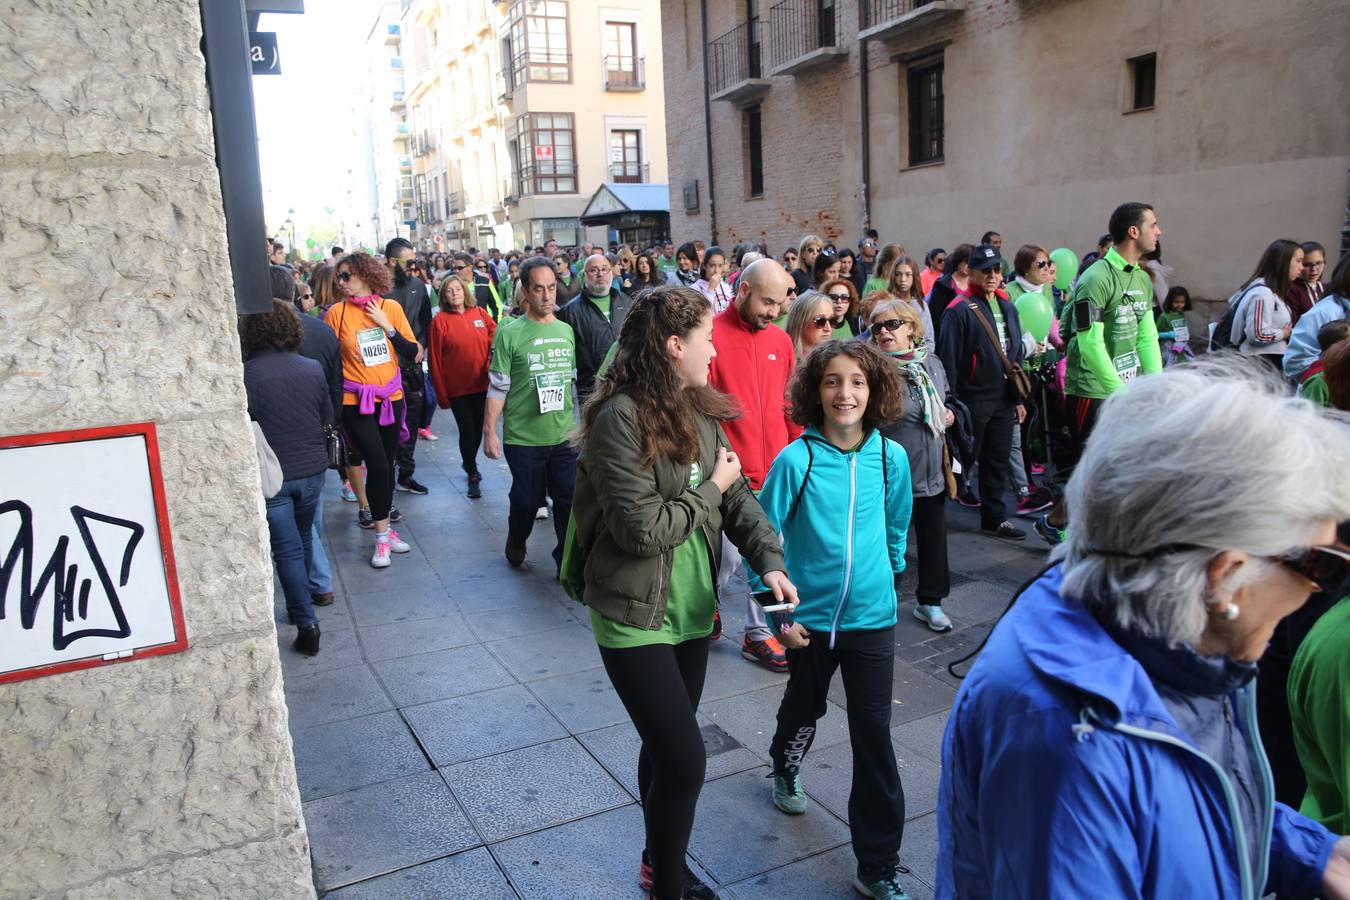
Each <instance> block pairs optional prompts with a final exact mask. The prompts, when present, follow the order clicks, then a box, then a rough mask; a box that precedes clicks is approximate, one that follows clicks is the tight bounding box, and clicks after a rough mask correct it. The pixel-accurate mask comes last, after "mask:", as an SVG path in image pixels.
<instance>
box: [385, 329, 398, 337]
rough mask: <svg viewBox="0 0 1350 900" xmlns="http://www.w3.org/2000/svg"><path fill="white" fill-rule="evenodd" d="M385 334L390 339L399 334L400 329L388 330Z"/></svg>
mask: <svg viewBox="0 0 1350 900" xmlns="http://www.w3.org/2000/svg"><path fill="white" fill-rule="evenodd" d="M384 333H385V334H387V335H389V336H390V337H393V336H394V335H396V334H398V329H396V328H386V329H385V332H384Z"/></svg>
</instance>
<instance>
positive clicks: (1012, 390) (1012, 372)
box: [966, 297, 1031, 405]
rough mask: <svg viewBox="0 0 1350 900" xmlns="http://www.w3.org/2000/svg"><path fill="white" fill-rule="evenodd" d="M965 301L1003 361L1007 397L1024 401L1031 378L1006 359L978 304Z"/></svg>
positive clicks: (1027, 395) (1019, 401)
mask: <svg viewBox="0 0 1350 900" xmlns="http://www.w3.org/2000/svg"><path fill="white" fill-rule="evenodd" d="M966 302H968V303H970V311H971V312H973V313H975V318H977V319H979V320H980V324H981V325H983V326H984V333H985V334H987V335H989V340H990V342H992V343H993V345H994V349H995V350H997V351H998V358H999V360H1000V361H1001V362H1002V363H1003V375H1004V377H1005V378H1006V379H1007V380H1008V399H1009V400H1011V401H1012V402H1013V403H1014V404H1019V405H1020V404H1022V403H1026V402H1027V398H1028V397H1030V396H1031V379H1030V378H1028V377H1027V373H1026V372H1023V371H1022V369H1021V367H1019V366H1015V365H1013V363H1012V360H1010V359H1008V354H1006V353H1004V352H1003V345H1002V344H1001V343H999V340H998V334H996V333H995V332H994V326H993V325H991V324H990V323H989V320H988V319H986V318H985V317H984V311H983V310H981V309H980V307H979V305H978V304H977V303H975V302H974V301H966ZM992 302H994V303H997V302H998V298H997V297H995V298H994V300H993V301H992Z"/></svg>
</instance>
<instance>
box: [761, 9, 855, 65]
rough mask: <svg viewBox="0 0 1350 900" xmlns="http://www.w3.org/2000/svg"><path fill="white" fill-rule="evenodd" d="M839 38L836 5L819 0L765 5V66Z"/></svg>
mask: <svg viewBox="0 0 1350 900" xmlns="http://www.w3.org/2000/svg"><path fill="white" fill-rule="evenodd" d="M838 41H839V6H838V5H837V3H834V2H824V3H823V2H821V0H783V2H782V3H778V4H775V5H774V6H771V7H769V68H770V69H777V68H778V67H780V66H785V65H787V64H788V63H790V62H792V61H793V60H794V59H800V58H801V57H803V56H805V55H806V54H808V53H813V52H815V51H816V50H820V49H821V48H823V47H834V46H837V45H838Z"/></svg>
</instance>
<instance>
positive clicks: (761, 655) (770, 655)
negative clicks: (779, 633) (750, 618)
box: [741, 635, 788, 673]
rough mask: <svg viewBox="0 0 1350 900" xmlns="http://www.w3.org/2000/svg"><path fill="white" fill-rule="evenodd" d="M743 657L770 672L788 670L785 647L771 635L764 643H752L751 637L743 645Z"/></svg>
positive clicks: (747, 636)
mask: <svg viewBox="0 0 1350 900" xmlns="http://www.w3.org/2000/svg"><path fill="white" fill-rule="evenodd" d="M741 656H743V657H745V658H746V659H748V660H750V661H751V662H757V663H759V664H760V665H761V666H763V667H764V668H766V669H768V670H769V671H770V672H783V673H786V672H787V670H788V664H787V654H786V653H785V652H783V645H782V644H780V643H778V638H776V637H774V636H773V635H769V636H768V637H766V638H765V639H764V640H762V641H752V640H751V639H750V636H749V635H746V636H745V640H744V641H743V642H742V643H741Z"/></svg>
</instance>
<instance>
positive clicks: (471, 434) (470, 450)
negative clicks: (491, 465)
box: [450, 391, 487, 475]
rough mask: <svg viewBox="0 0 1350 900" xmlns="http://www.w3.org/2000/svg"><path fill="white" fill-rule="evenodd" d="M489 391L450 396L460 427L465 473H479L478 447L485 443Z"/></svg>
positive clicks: (452, 409) (452, 411)
mask: <svg viewBox="0 0 1350 900" xmlns="http://www.w3.org/2000/svg"><path fill="white" fill-rule="evenodd" d="M486 404H487V392H485V391H484V392H480V393H477V394H465V395H464V396H462V397H452V398H450V413H451V415H453V416H454V417H455V427H456V428H458V429H459V459H460V465H461V466H463V467H464V474H466V475H477V474H478V447H479V445H481V444H482V443H483V409H484V406H485V405H486Z"/></svg>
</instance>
